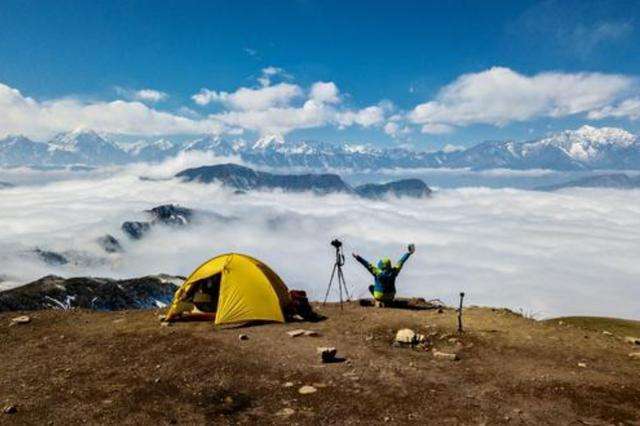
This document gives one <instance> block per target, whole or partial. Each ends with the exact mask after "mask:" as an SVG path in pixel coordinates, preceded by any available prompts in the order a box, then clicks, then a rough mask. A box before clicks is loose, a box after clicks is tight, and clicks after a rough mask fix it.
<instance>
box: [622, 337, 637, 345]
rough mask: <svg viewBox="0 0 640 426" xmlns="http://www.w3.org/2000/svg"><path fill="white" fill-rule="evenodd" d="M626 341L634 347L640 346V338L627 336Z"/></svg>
mask: <svg viewBox="0 0 640 426" xmlns="http://www.w3.org/2000/svg"><path fill="white" fill-rule="evenodd" d="M624 341H625V342H627V343H631V344H632V345H640V337H632V336H627V337H625V338H624Z"/></svg>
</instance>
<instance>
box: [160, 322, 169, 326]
mask: <svg viewBox="0 0 640 426" xmlns="http://www.w3.org/2000/svg"><path fill="white" fill-rule="evenodd" d="M160 327H171V323H170V322H168V321H163V322H161V323H160Z"/></svg>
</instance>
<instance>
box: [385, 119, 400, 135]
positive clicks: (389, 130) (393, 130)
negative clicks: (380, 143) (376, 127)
mask: <svg viewBox="0 0 640 426" xmlns="http://www.w3.org/2000/svg"><path fill="white" fill-rule="evenodd" d="M399 130H400V126H399V125H398V123H395V122H393V121H390V122H388V123H387V124H385V125H384V132H385V133H386V134H388V135H389V136H396V135H397V134H398V131H399Z"/></svg>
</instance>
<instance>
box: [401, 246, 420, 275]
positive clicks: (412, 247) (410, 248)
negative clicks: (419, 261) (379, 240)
mask: <svg viewBox="0 0 640 426" xmlns="http://www.w3.org/2000/svg"><path fill="white" fill-rule="evenodd" d="M415 251H416V248H415V246H414V245H413V244H409V248H408V251H407V252H406V253H405V254H403V255H402V257H401V258H400V260H398V264H397V265H396V270H397V271H398V272H400V270H401V269H402V267H403V266H404V263H405V262H406V261H407V259H409V257H410V256H411V255H412V254H413V253H414V252H415Z"/></svg>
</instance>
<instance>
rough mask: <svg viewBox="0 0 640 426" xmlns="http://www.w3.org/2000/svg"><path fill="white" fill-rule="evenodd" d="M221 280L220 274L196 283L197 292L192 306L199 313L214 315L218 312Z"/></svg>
mask: <svg viewBox="0 0 640 426" xmlns="http://www.w3.org/2000/svg"><path fill="white" fill-rule="evenodd" d="M221 280H222V273H217V274H215V275H212V276H210V277H208V278H204V279H202V280H200V281H199V282H198V283H197V285H198V291H197V294H196V295H195V297H194V301H193V304H194V305H195V306H196V308H197V309H198V310H199V311H201V312H207V313H215V312H216V311H217V310H218V300H219V299H220V282H221Z"/></svg>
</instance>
